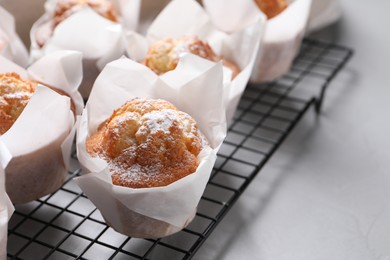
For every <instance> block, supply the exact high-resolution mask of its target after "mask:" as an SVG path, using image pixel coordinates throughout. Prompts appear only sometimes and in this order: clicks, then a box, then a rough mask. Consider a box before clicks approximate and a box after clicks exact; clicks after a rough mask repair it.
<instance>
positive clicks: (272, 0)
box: [255, 0, 288, 19]
mask: <svg viewBox="0 0 390 260" xmlns="http://www.w3.org/2000/svg"><path fill="white" fill-rule="evenodd" d="M255 1H256V4H257V5H258V6H259V8H260V9H261V11H263V13H265V15H266V16H267V18H268V19H271V18H272V17H275V16H277V15H278V14H280V13H281V12H282V11H283V10H284V9H286V7H287V5H288V3H287V1H286V0H255Z"/></svg>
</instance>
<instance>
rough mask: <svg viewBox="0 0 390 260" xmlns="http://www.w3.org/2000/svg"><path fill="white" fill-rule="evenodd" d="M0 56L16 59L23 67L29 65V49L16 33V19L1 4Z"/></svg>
mask: <svg viewBox="0 0 390 260" xmlns="http://www.w3.org/2000/svg"><path fill="white" fill-rule="evenodd" d="M0 56H4V57H6V58H7V59H9V60H12V61H14V62H15V63H17V64H19V65H20V66H22V67H25V66H27V63H28V53H27V49H26V47H25V46H24V44H23V43H22V41H21V40H20V38H19V36H18V35H17V34H16V30H15V19H14V17H13V16H12V15H11V14H10V13H9V12H7V11H6V10H5V9H4V8H3V7H1V6H0Z"/></svg>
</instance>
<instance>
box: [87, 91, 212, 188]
mask: <svg viewBox="0 0 390 260" xmlns="http://www.w3.org/2000/svg"><path fill="white" fill-rule="evenodd" d="M205 143H206V141H205V139H204V138H203V136H202V134H201V133H200V131H199V129H198V126H197V124H196V122H195V120H194V119H193V118H192V117H191V116H189V115H188V114H186V113H184V112H182V111H179V110H178V109H177V108H176V107H175V106H173V105H172V104H171V103H169V102H167V101H165V100H161V99H147V98H135V99H132V100H130V101H128V102H126V103H125V104H124V105H123V106H122V107H120V108H118V109H116V110H115V111H114V112H113V114H112V115H111V117H110V118H109V119H107V120H106V121H105V122H103V123H102V124H101V125H100V126H99V128H98V131H97V132H96V133H95V134H93V135H91V136H90V137H89V138H88V139H87V141H86V147H87V151H88V153H89V154H90V155H91V156H93V157H96V156H98V157H101V158H103V159H104V160H106V161H107V163H108V167H109V169H110V172H111V174H112V175H111V177H112V181H113V184H114V185H119V186H125V187H130V188H148V187H160V186H166V185H169V184H171V183H173V182H175V181H177V180H179V179H181V178H183V177H185V176H187V175H189V174H191V173H193V172H195V171H196V169H197V167H198V164H199V162H198V160H197V156H198V155H199V153H200V151H201V150H202V148H203V146H204V145H205Z"/></svg>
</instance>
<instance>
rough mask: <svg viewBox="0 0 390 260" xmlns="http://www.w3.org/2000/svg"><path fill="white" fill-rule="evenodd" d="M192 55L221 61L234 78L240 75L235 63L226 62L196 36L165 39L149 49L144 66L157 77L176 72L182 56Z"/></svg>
mask: <svg viewBox="0 0 390 260" xmlns="http://www.w3.org/2000/svg"><path fill="white" fill-rule="evenodd" d="M183 53H192V54H194V55H197V56H200V57H202V58H204V59H208V60H210V61H213V62H218V61H221V60H222V62H223V65H224V66H226V67H228V68H229V69H230V70H232V73H233V75H232V78H234V77H235V76H237V74H238V73H240V69H239V68H238V67H237V65H235V64H234V63H233V62H231V61H228V60H225V59H224V58H222V57H219V56H218V55H217V54H215V53H214V51H213V50H212V48H211V47H210V45H209V44H208V43H207V42H205V41H202V40H200V39H199V38H198V37H196V36H182V37H180V38H177V39H173V38H169V37H168V38H164V39H162V40H159V41H157V42H155V43H154V44H152V45H151V46H150V47H149V50H148V53H147V56H146V58H145V60H144V62H143V63H144V64H145V65H146V66H148V67H149V68H150V69H151V70H153V71H154V72H155V73H156V74H157V75H161V74H164V73H166V72H168V71H171V70H174V69H175V68H176V66H177V64H178V62H179V58H180V55H181V54H183Z"/></svg>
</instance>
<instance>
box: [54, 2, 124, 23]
mask: <svg viewBox="0 0 390 260" xmlns="http://www.w3.org/2000/svg"><path fill="white" fill-rule="evenodd" d="M83 6H89V7H90V8H92V9H93V10H94V11H95V12H96V13H98V14H99V15H101V16H103V17H105V18H107V19H109V20H111V21H113V22H117V21H118V15H117V14H116V12H115V10H114V7H113V5H112V3H111V2H109V1H107V0H60V1H58V3H57V5H56V8H55V11H54V16H53V28H55V27H56V26H57V25H58V24H59V23H61V22H62V21H64V20H65V19H66V18H68V17H69V16H71V15H72V14H74V13H75V12H77V11H78V10H79V9H80V8H82V7H83Z"/></svg>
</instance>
